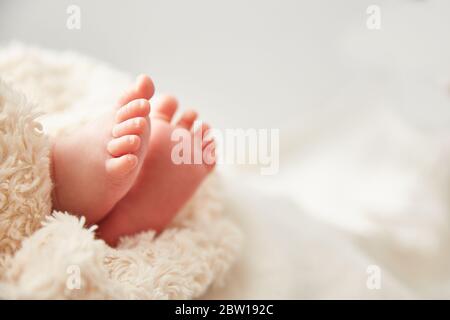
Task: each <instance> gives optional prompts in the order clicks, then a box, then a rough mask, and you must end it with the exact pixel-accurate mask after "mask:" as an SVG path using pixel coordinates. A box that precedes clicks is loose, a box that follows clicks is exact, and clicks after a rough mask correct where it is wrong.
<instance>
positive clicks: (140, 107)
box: [116, 99, 150, 123]
mask: <svg viewBox="0 0 450 320" xmlns="http://www.w3.org/2000/svg"><path fill="white" fill-rule="evenodd" d="M149 113H150V103H149V102H148V100H145V99H136V100H133V101H131V102H129V103H128V104H126V105H124V106H123V107H121V108H120V109H119V110H118V111H117V113H116V122H117V123H120V122H123V121H126V120H128V119H131V118H136V117H146V116H148V114H149Z"/></svg>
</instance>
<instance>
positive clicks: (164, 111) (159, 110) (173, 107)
mask: <svg viewBox="0 0 450 320" xmlns="http://www.w3.org/2000/svg"><path fill="white" fill-rule="evenodd" d="M154 106H155V107H154V109H153V111H152V113H151V116H152V117H154V118H158V119H161V120H164V121H167V122H171V121H172V118H173V116H174V114H175V112H176V111H177V109H178V101H177V99H176V98H175V97H173V96H160V97H158V98H157V99H156V101H155V103H154Z"/></svg>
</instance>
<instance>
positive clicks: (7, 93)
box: [0, 46, 241, 299]
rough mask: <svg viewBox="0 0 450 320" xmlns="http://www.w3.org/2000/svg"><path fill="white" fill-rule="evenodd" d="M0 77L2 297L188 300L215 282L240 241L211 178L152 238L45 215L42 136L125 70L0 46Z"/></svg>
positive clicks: (123, 81) (88, 112)
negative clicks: (98, 234)
mask: <svg viewBox="0 0 450 320" xmlns="http://www.w3.org/2000/svg"><path fill="white" fill-rule="evenodd" d="M0 76H1V78H3V81H0V133H1V134H0V298H46V299H74V298H80V299H92V298H100V299H102V298H110V299H123V298H133V299H189V298H195V297H199V296H201V295H203V294H204V293H205V292H206V291H207V290H208V289H209V288H210V287H211V286H213V285H215V284H216V285H219V284H220V283H223V281H224V277H225V275H226V273H227V271H228V270H229V268H230V267H231V265H232V264H233V262H234V261H235V259H236V257H237V254H238V251H239V247H240V238H241V237H240V232H239V230H238V229H237V228H236V227H235V225H234V224H233V223H232V222H231V221H230V220H229V219H228V218H226V217H225V216H224V214H223V209H222V205H221V200H220V187H219V185H218V183H219V182H218V179H217V178H216V177H211V178H210V179H209V180H207V182H206V183H205V184H203V185H202V187H201V188H200V190H199V191H198V192H197V194H196V195H195V196H194V198H193V199H192V200H191V201H190V203H189V204H188V205H187V206H186V207H185V208H184V209H183V210H182V211H183V212H180V213H179V215H178V216H177V218H176V219H175V221H174V222H173V223H172V224H171V226H170V227H169V228H167V229H166V230H165V231H164V232H162V233H161V234H160V235H158V236H155V233H154V232H153V231H148V232H145V233H142V234H138V235H136V236H132V237H128V238H125V239H122V242H121V244H120V245H119V247H118V248H117V249H113V248H110V247H108V246H107V245H106V244H105V243H104V242H103V241H102V240H98V239H96V238H95V234H94V228H86V227H85V226H84V218H81V219H79V218H77V217H75V216H72V215H70V214H68V213H62V212H51V198H50V192H51V188H52V182H51V179H50V175H49V161H50V160H49V142H48V139H47V136H48V135H53V134H64V132H66V131H68V130H70V128H72V127H76V126H77V125H79V124H80V123H81V122H82V121H85V120H86V119H88V117H91V116H93V115H95V114H96V113H97V112H101V111H100V110H101V109H104V108H107V107H108V106H111V105H112V103H113V101H114V98H115V94H117V93H119V92H120V90H121V88H124V87H126V86H127V84H128V83H129V82H130V79H129V77H128V76H126V75H124V74H122V73H119V72H116V71H113V70H111V69H110V68H108V67H106V66H103V65H102V64H100V63H96V62H94V61H91V60H89V59H85V58H83V57H81V56H78V55H75V54H57V53H53V52H49V51H41V50H38V49H32V48H27V47H22V46H11V47H9V48H6V49H5V50H3V51H1V52H0ZM16 89H17V90H18V91H16ZM19 92H20V93H19ZM39 112H43V113H44V115H42V116H40V117H39Z"/></svg>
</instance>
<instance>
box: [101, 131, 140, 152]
mask: <svg viewBox="0 0 450 320" xmlns="http://www.w3.org/2000/svg"><path fill="white" fill-rule="evenodd" d="M140 145H141V138H140V137H139V136H137V135H126V136H122V137H120V138H116V139H113V140H111V141H110V142H109V143H108V145H107V149H108V152H109V153H110V154H111V155H112V156H113V157H119V156H122V155H124V154H127V153H133V152H136V151H137V150H139V147H140Z"/></svg>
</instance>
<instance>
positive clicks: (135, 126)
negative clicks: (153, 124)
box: [112, 117, 149, 138]
mask: <svg viewBox="0 0 450 320" xmlns="http://www.w3.org/2000/svg"><path fill="white" fill-rule="evenodd" d="M147 130H149V121H148V118H145V117H137V118H132V119H128V120H125V121H123V122H121V123H118V124H116V125H115V126H114V127H113V129H112V136H113V137H114V138H119V137H122V136H125V135H142V134H144V133H145V132H146V131H147Z"/></svg>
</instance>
